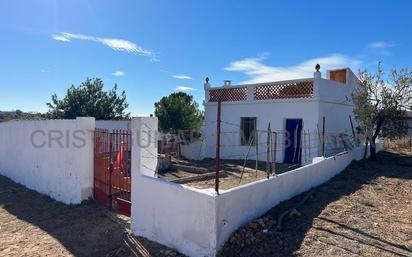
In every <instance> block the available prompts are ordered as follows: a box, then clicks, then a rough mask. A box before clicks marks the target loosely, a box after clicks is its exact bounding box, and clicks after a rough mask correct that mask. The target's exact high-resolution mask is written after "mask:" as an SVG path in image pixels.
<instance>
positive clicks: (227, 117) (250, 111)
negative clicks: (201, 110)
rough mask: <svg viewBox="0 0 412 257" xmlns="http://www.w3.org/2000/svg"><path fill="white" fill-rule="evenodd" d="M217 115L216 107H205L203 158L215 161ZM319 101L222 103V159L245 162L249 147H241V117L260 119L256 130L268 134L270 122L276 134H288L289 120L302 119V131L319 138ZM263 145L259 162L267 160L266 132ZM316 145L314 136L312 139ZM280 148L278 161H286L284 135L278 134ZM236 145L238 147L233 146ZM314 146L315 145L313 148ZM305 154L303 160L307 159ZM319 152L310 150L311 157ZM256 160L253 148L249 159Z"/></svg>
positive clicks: (277, 153)
mask: <svg viewBox="0 0 412 257" xmlns="http://www.w3.org/2000/svg"><path fill="white" fill-rule="evenodd" d="M216 114H217V104H216V103H206V104H205V126H204V128H203V136H204V138H205V152H204V155H205V156H204V157H207V158H214V157H215V151H216ZM318 115H319V102H318V101H315V100H312V99H278V100H276V101H259V102H257V101H254V102H249V103H244V102H243V103H242V102H223V103H222V108H221V120H222V123H221V141H220V142H221V148H220V156H221V158H222V159H243V158H244V157H245V154H246V152H247V150H248V146H242V145H240V122H241V117H257V119H256V120H257V129H258V130H262V131H267V128H268V124H269V122H270V126H271V130H272V131H277V132H284V131H285V123H286V119H302V121H303V129H304V130H305V131H306V132H307V130H308V129H309V131H310V133H311V134H312V135H314V136H315V135H317V129H316V128H317V126H316V125H317V123H318V120H319V116H318ZM258 138H259V142H260V145H259V147H260V149H258V152H259V160H261V161H265V160H266V154H265V150H266V149H265V147H266V146H265V143H266V141H267V133H266V132H260V133H259V135H258ZM312 140H313V142H312V143H314V142H315V141H314V137H313V138H312ZM277 142H278V145H277V151H276V160H277V162H283V158H284V143H285V138H284V135H282V134H279V135H278V140H277ZM233 145H237V146H233ZM312 146H313V145H312ZM304 154H305V153H303V152H302V159H304V158H305V156H304ZM317 155H318V150H317V149H315V148H313V149H311V156H317ZM255 158H256V149H255V147H252V148H251V150H250V154H249V159H251V160H254V159H255Z"/></svg>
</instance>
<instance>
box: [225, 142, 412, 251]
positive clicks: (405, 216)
mask: <svg viewBox="0 0 412 257" xmlns="http://www.w3.org/2000/svg"><path fill="white" fill-rule="evenodd" d="M304 196H306V194H302V195H299V196H296V197H294V198H293V199H291V200H289V201H286V202H283V203H281V204H280V205H278V206H276V207H274V208H273V209H271V210H270V211H269V212H268V213H267V214H266V215H264V216H263V217H261V218H259V219H257V220H255V221H253V222H252V223H250V224H248V225H247V226H245V227H243V228H240V229H239V230H237V231H236V232H235V233H234V234H232V236H231V238H230V239H229V240H228V241H227V243H226V244H225V246H224V248H223V250H222V251H221V253H220V255H219V256H220V257H226V256H227V257H229V256H247V257H253V256H256V257H257V256H259V257H262V256H371V257H375V256H407V257H409V256H412V150H408V152H406V151H403V152H402V153H391V152H383V153H381V154H379V160H378V161H377V162H372V161H366V162H353V163H352V164H351V165H350V166H349V167H348V168H347V169H346V170H345V171H343V172H342V173H340V174H339V175H337V176H336V177H334V178H333V179H332V180H330V181H329V182H328V183H326V184H324V185H322V186H320V187H318V188H315V189H314V191H313V194H312V196H311V197H310V198H308V200H307V201H306V203H305V204H304V205H303V206H302V207H301V208H298V209H297V211H293V213H292V215H290V214H288V215H287V216H286V218H285V219H284V221H283V223H282V224H283V226H282V230H281V231H277V229H276V228H277V220H278V217H279V216H280V214H281V213H283V212H284V211H286V210H289V209H293V207H294V206H295V205H296V204H297V203H298V202H300V201H301V200H302V198H303V197H304Z"/></svg>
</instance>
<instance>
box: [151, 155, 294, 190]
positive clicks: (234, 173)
mask: <svg viewBox="0 0 412 257" xmlns="http://www.w3.org/2000/svg"><path fill="white" fill-rule="evenodd" d="M243 162H244V161H243V160H221V175H220V179H219V188H220V189H223V190H227V189H230V188H233V187H237V186H239V185H244V184H248V183H251V182H254V181H257V180H261V179H264V178H267V173H266V162H262V161H260V162H258V170H257V172H256V162H255V161H250V160H249V161H248V162H247V163H246V166H245V170H244V172H243V176H242V175H241V173H242V170H243ZM172 163H177V164H182V165H189V166H194V167H202V168H206V169H207V170H208V172H210V173H211V174H210V176H207V177H203V176H202V175H199V174H195V173H190V172H187V171H183V170H180V169H169V170H166V171H165V172H161V173H159V177H160V178H162V179H165V180H169V181H173V180H176V179H182V178H196V177H199V179H193V180H192V181H184V182H179V181H176V183H179V184H184V185H187V186H191V187H194V188H199V189H204V188H214V187H215V159H205V160H202V161H187V160H184V159H177V158H173V159H172ZM298 167H300V165H293V164H282V163H277V164H276V174H281V173H283V172H286V171H289V170H293V169H296V168H298ZM272 175H274V174H270V176H272ZM241 176H242V179H240V178H241Z"/></svg>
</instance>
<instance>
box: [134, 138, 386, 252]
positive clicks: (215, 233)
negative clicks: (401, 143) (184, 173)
mask: <svg viewBox="0 0 412 257" xmlns="http://www.w3.org/2000/svg"><path fill="white" fill-rule="evenodd" d="M377 146H378V149H377V150H378V151H379V150H380V144H378V145H377ZM363 152H364V148H363V147H359V148H357V149H355V150H353V151H351V152H344V153H342V154H339V155H336V156H332V157H329V158H324V157H316V158H314V160H313V163H312V164H309V165H306V166H303V167H301V168H298V169H296V170H292V171H289V172H286V173H283V174H280V175H278V176H274V177H271V178H270V179H263V180H260V181H256V182H253V183H250V184H247V185H243V186H240V187H237V188H232V189H230V190H226V191H225V190H221V192H220V195H216V194H215V192H214V190H213V189H204V190H199V189H194V188H190V187H187V186H184V185H178V184H174V183H170V182H167V181H164V180H161V179H158V178H154V177H149V176H146V175H144V174H139V173H140V170H144V169H145V168H144V167H143V166H133V167H132V172H133V176H132V177H133V179H134V180H133V183H132V224H131V228H132V232H133V233H134V234H135V235H139V236H143V237H146V238H148V239H150V240H153V241H156V242H159V243H161V244H164V245H166V246H169V247H171V248H174V249H176V250H178V251H179V252H182V253H184V254H186V255H188V256H193V257H201V256H215V255H216V253H217V252H218V251H219V249H220V248H221V247H222V246H223V244H224V243H225V241H226V240H227V239H228V238H229V236H230V234H231V233H232V232H234V231H235V230H236V229H237V228H239V227H240V226H242V225H245V224H247V223H248V222H250V221H251V220H253V219H255V218H257V217H259V216H261V215H263V214H264V213H266V212H267V211H268V210H269V209H270V208H272V207H274V206H276V205H277V204H279V203H280V202H282V201H285V200H288V199H290V198H292V197H293V196H296V195H298V194H300V193H303V192H305V191H307V190H309V189H311V188H313V187H316V186H319V185H321V184H323V183H325V182H326V181H328V180H329V179H331V178H332V177H334V176H335V175H337V174H338V173H340V172H341V171H342V170H344V169H345V168H346V167H347V166H348V165H349V164H350V163H351V161H352V160H360V159H361V158H362V156H363ZM142 165H143V163H142Z"/></svg>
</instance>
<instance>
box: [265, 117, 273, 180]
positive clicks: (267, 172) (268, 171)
mask: <svg viewBox="0 0 412 257" xmlns="http://www.w3.org/2000/svg"><path fill="white" fill-rule="evenodd" d="M271 134H272V133H271V131H270V122H269V125H268V131H267V138H266V175H267V178H269V175H270V135H271Z"/></svg>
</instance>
